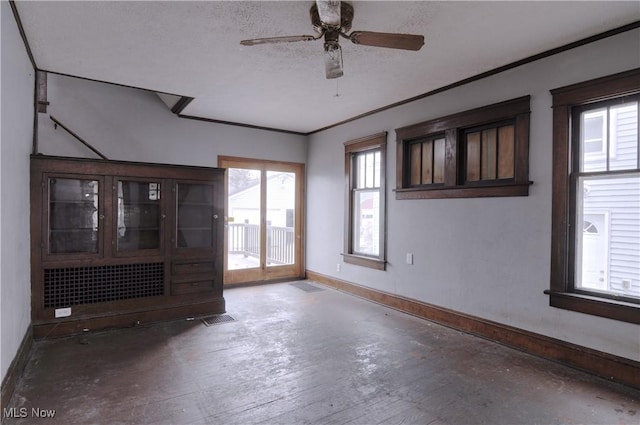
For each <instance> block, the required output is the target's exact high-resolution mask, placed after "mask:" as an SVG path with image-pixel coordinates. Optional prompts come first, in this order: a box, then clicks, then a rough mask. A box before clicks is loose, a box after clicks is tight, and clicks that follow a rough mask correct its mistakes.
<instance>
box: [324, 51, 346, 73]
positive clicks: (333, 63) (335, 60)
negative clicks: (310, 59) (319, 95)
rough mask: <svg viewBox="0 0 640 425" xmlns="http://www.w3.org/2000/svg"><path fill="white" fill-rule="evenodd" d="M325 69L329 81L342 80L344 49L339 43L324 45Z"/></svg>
mask: <svg viewBox="0 0 640 425" xmlns="http://www.w3.org/2000/svg"><path fill="white" fill-rule="evenodd" d="M324 52H325V54H324V68H325V73H326V77H327V79H332V78H340V77H342V75H343V72H342V49H341V48H340V45H339V44H338V43H324Z"/></svg>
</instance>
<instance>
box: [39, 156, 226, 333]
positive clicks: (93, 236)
mask: <svg viewBox="0 0 640 425" xmlns="http://www.w3.org/2000/svg"><path fill="white" fill-rule="evenodd" d="M224 202H225V197H224V170H223V169H216V168H204V167H188V166H173V165H160V164H141V163H130V162H117V161H103V160H87V159H75V158H60V157H51V156H42V155H34V156H32V157H31V245H32V250H31V264H32V266H31V267H32V273H31V275H32V316H33V317H32V318H33V324H34V334H35V336H36V337H45V336H57V335H64V334H70V333H77V332H82V331H84V330H85V329H89V330H95V329H104V328H110V327H121V326H135V325H142V324H145V323H150V322H155V321H160V320H168V319H176V318H184V317H194V316H202V315H210V314H219V313H223V312H224V311H225V302H224V298H223V295H222V272H223V270H222V267H223V257H222V256H223V245H224V242H223V236H224V228H223V225H224V224H223V216H224V210H225V206H224Z"/></svg>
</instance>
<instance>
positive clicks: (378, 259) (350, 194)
mask: <svg viewBox="0 0 640 425" xmlns="http://www.w3.org/2000/svg"><path fill="white" fill-rule="evenodd" d="M344 148H345V188H346V190H345V218H344V252H343V253H342V257H343V259H344V262H345V263H349V264H355V265H359V266H363V267H369V268H373V269H376V270H386V264H387V261H386V257H387V248H386V239H387V226H386V223H387V214H386V209H387V203H386V180H387V178H386V168H387V167H386V164H387V155H386V150H387V132H382V133H376V134H373V135H370V136H366V137H362V138H359V139H354V140H349V141H347V142H344ZM371 151H373V152H375V151H378V152H380V186H379V187H378V189H377V190H378V191H379V194H380V198H379V199H380V201H379V202H380V206H379V208H380V209H379V211H380V223H379V229H380V231H379V235H378V237H379V250H378V255H377V256H369V255H363V254H358V253H355V252H354V249H353V234H354V229H353V224H354V220H353V214H354V212H355V210H356V209H355V206H354V203H353V199H354V193H355V191H356V180H355V179H356V177H357V176H356V171H357V168H356V166H355V164H354V162H355V158H356V157H357V154H360V153H364V152H371Z"/></svg>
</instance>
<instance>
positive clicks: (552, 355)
mask: <svg viewBox="0 0 640 425" xmlns="http://www.w3.org/2000/svg"><path fill="white" fill-rule="evenodd" d="M307 278H308V279H310V280H314V281H317V282H319V283H322V284H324V285H327V286H330V287H332V288H335V289H337V290H340V291H343V292H346V293H349V294H351V295H355V296H357V297H360V298H364V299H366V300H369V301H373V302H376V303H379V304H382V305H384V306H387V307H390V308H393V309H396V310H399V311H402V312H405V313H408V314H411V315H414V316H418V317H421V318H424V319H427V320H431V321H434V322H436V323H439V324H441V325H444V326H448V327H451V328H454V329H457V330H460V331H464V332H467V333H470V334H473V335H476V336H479V337H482V338H486V339H489V340H492V341H495V342H498V343H501V344H504V345H506V346H509V347H511V348H516V349H518V350H522V351H525V352H527V353H530V354H534V355H536V356H539V357H543V358H545V359H548V360H552V361H555V362H559V363H562V364H565V365H567V366H571V367H573V368H576V369H580V370H583V371H586V372H589V373H591V374H594V375H597V376H600V377H602V378H605V379H607V380H611V381H615V382H619V383H622V384H625V385H629V386H631V387H634V388H638V389H640V362H637V361H634V360H630V359H626V358H623V357H619V356H614V355H612V354H608V353H605V352H602V351H598V350H593V349H591V348H587V347H583V346H580V345H576V344H572V343H570V342H566V341H562V340H559V339H555V338H551V337H548V336H545V335H540V334H536V333H534V332H530V331H526V330H523V329H518V328H515V327H512V326H508V325H504V324H502V323H498V322H493V321H490V320H485V319H482V318H479V317H475V316H471V315H468V314H464V313H460V312H457V311H454V310H449V309H446V308H442V307H438V306H435V305H431V304H427V303H424V302H421V301H417V300H414V299H410V298H405V297H402V296H399V295H394V294H391V293H388V292H383V291H378V290H375V289H371V288H367V287H364V286H360V285H357V284H354V283H351V282H347V281H344V280H340V279H336V278H334V277H331V276H326V275H323V274H321V273H316V272H314V271H311V270H307Z"/></svg>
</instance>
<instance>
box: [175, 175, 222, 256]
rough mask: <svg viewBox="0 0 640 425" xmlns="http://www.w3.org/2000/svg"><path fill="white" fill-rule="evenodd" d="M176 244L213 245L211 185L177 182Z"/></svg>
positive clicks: (197, 246)
mask: <svg viewBox="0 0 640 425" xmlns="http://www.w3.org/2000/svg"><path fill="white" fill-rule="evenodd" d="M176 191H177V194H176V196H177V200H178V205H177V214H178V225H177V228H176V246H177V247H178V248H212V247H213V220H214V219H213V187H212V186H211V185H208V184H190V183H178V184H177V187H176Z"/></svg>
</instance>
